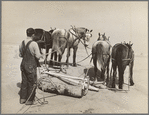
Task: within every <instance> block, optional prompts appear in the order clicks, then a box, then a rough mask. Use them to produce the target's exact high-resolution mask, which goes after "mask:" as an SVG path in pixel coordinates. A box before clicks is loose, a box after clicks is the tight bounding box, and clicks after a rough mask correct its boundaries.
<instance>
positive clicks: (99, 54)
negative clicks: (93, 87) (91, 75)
mask: <svg viewBox="0 0 149 115" xmlns="http://www.w3.org/2000/svg"><path fill="white" fill-rule="evenodd" d="M96 56H97V57H96V59H97V62H98V64H97V68H98V69H99V70H100V71H101V70H103V68H104V64H103V46H102V44H97V46H96Z"/></svg>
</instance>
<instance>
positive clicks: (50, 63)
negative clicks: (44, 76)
mask: <svg viewBox="0 0 149 115" xmlns="http://www.w3.org/2000/svg"><path fill="white" fill-rule="evenodd" d="M51 52H52V53H51V58H50V62H49V66H50V65H51V66H52V65H53V61H52V60H53V55H54V53H53V51H51Z"/></svg>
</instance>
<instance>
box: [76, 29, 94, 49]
mask: <svg viewBox="0 0 149 115" xmlns="http://www.w3.org/2000/svg"><path fill="white" fill-rule="evenodd" d="M92 31H93V30H88V29H87V28H82V27H80V28H76V33H77V34H78V36H79V39H80V40H81V42H82V41H83V42H82V43H83V45H84V46H85V47H87V46H88V45H89V42H90V38H91V37H92V33H91V32H92Z"/></svg>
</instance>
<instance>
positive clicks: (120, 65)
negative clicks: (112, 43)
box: [116, 48, 124, 89]
mask: <svg viewBox="0 0 149 115" xmlns="http://www.w3.org/2000/svg"><path fill="white" fill-rule="evenodd" d="M122 52H123V51H122V49H121V48H119V49H117V51H116V54H117V55H116V60H117V65H118V71H119V88H120V89H122V84H123V73H124V70H123V62H122Z"/></svg>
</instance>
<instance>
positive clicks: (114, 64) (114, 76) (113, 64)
mask: <svg viewBox="0 0 149 115" xmlns="http://www.w3.org/2000/svg"><path fill="white" fill-rule="evenodd" d="M112 68H113V80H112V81H113V82H112V88H115V78H116V68H117V65H116V63H112Z"/></svg>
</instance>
